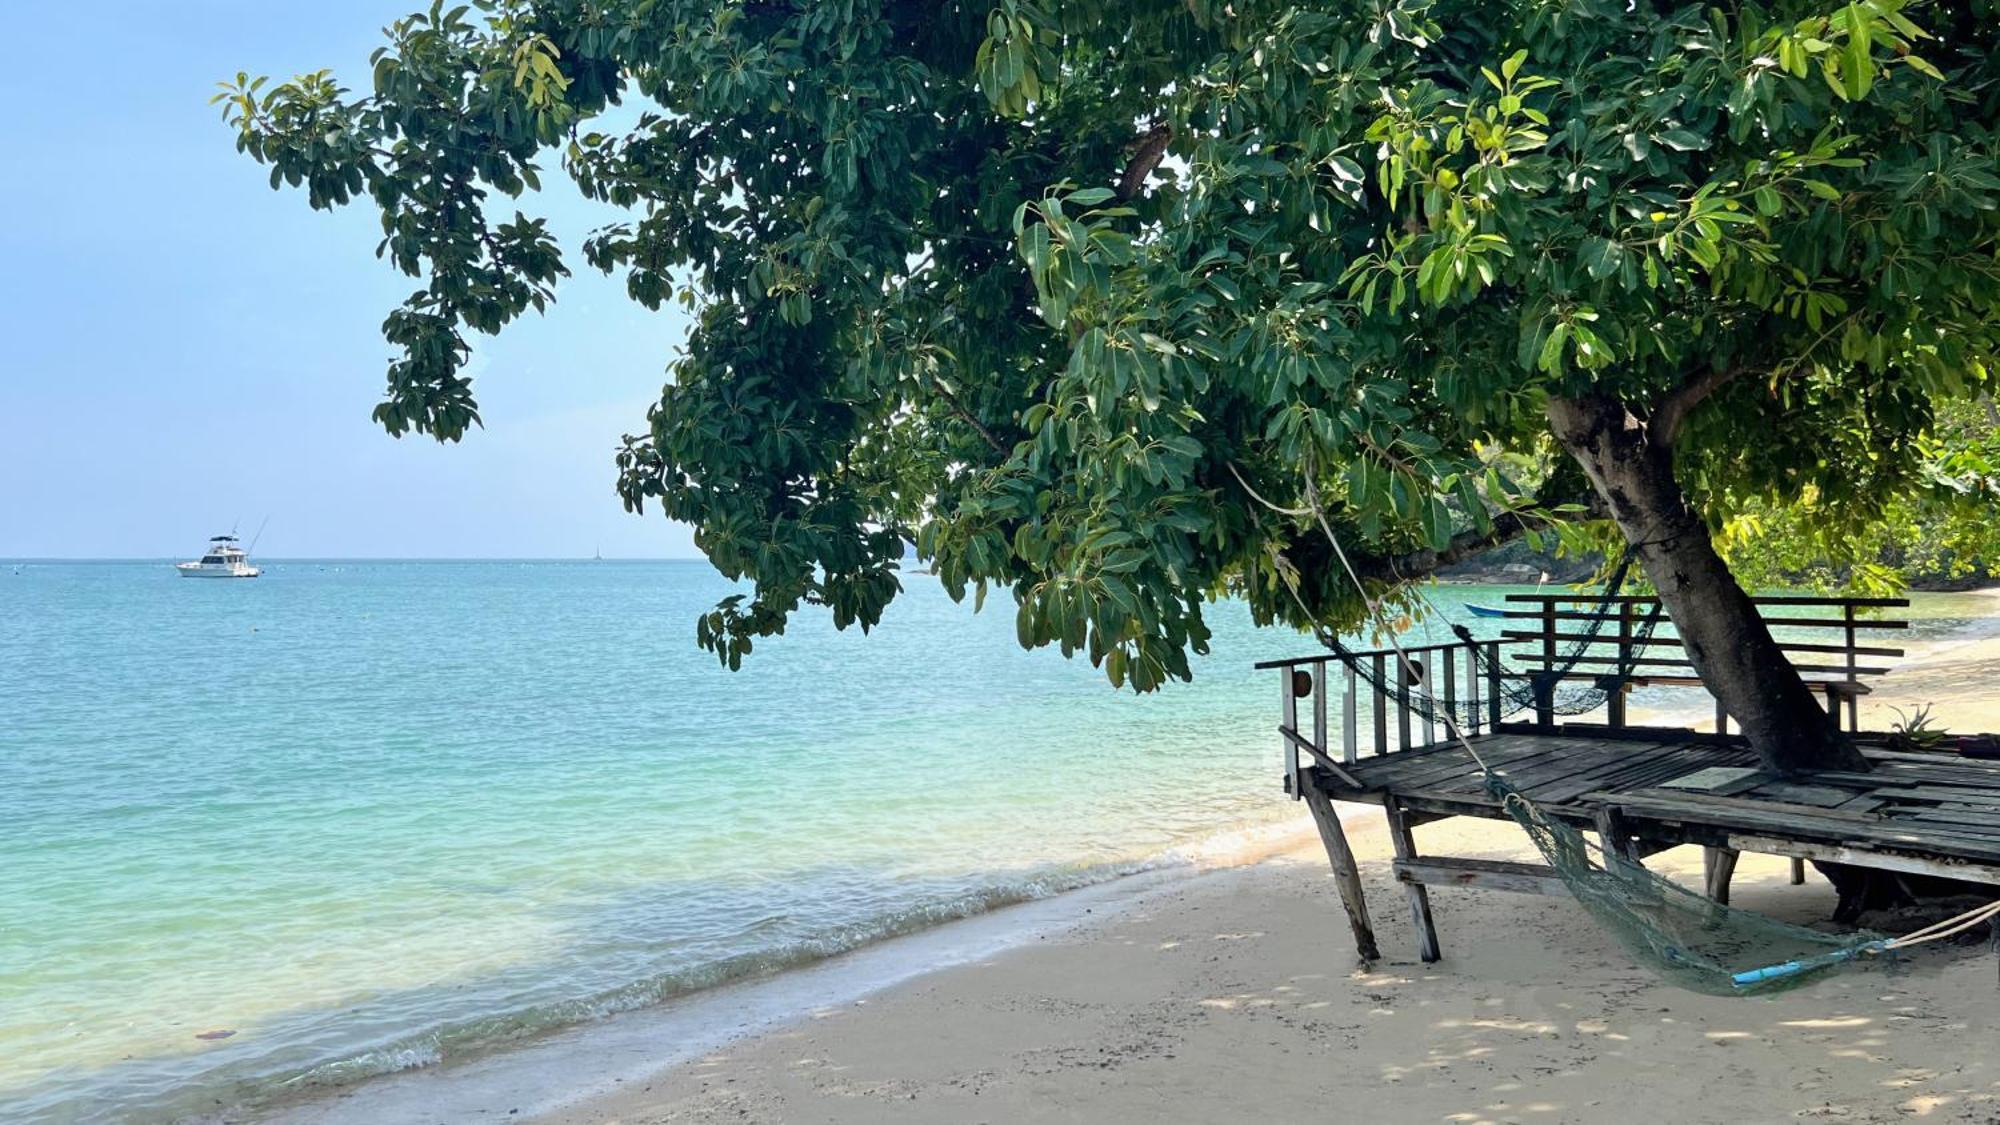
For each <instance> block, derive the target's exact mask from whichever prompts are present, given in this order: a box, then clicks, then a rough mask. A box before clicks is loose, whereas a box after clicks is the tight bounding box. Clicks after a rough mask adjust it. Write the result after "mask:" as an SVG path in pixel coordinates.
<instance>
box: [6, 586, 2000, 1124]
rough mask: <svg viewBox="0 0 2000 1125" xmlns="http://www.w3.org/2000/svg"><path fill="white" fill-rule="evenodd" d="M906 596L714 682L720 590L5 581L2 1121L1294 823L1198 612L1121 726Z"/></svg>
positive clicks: (1089, 672) (312, 1064) (659, 974)
mask: <svg viewBox="0 0 2000 1125" xmlns="http://www.w3.org/2000/svg"><path fill="white" fill-rule="evenodd" d="M907 585H908V586H909V590H908V592H907V593H906V595H905V596H904V597H903V598H901V599H899V600H898V602H897V603H896V605H895V606H894V607H893V608H892V609H891V611H890V613H889V615H888V618H887V620H885V622H884V623H883V625H882V627H881V628H880V629H879V630H877V632H876V634H875V635H874V636H871V637H866V638H864V637H863V636H861V635H860V634H859V633H858V632H851V633H846V634H842V633H837V632H835V631H834V630H833V629H832V628H831V627H830V626H828V625H827V624H826V623H825V622H824V621H823V620H821V619H819V618H817V617H814V616H810V615H808V616H806V617H804V618H802V619H801V620H800V621H799V622H798V623H797V624H796V625H795V626H794V628H793V630H792V632H791V633H790V634H789V635H787V636H785V637H782V638H774V639H772V640H769V641H766V642H762V643H760V645H759V647H758V650H757V652H756V653H755V654H753V656H752V657H751V659H750V660H749V662H748V663H747V664H746V667H745V668H744V670H743V671H742V672H740V673H736V674H730V673H728V672H725V671H723V670H722V669H721V668H720V667H719V666H717V665H716V663H715V662H714V660H713V658H712V657H710V656H709V655H708V654H706V653H703V652H701V651H699V650H697V649H696V648H695V647H694V645H693V643H692V634H693V619H694V616H695V615H696V614H697V613H698V612H700V611H702V610H704V609H706V608H708V607H709V606H711V605H712V604H713V603H714V601H715V600H716V599H717V598H718V597H720V596H722V595H724V594H726V593H728V592H729V588H728V586H727V585H726V584H725V583H724V582H723V581H722V580H721V579H719V578H717V577H716V576H715V575H714V574H713V572H712V571H710V570H709V569H708V568H707V567H706V566H705V565H701V564H694V563H512V562H467V563H461V562H447V563H353V562H342V563H309V562H306V563H283V562H280V563H272V564H268V565H267V567H266V571H265V576H264V577H263V578H261V579H259V580H257V581H255V582H186V581H181V580H179V579H177V578H176V576H175V575H174V573H173V572H172V570H171V569H170V568H169V567H167V566H165V565H163V564H153V563H144V564H140V563H121V564H111V563H105V564H26V565H21V566H19V567H18V568H17V567H16V565H15V564H6V566H5V567H4V568H0V717H4V718H0V873H4V877H0V1118H10V1119H11V1118H14V1117H19V1118H23V1119H26V1120H51V1121H71V1120H79V1121H82V1120H118V1119H130V1118H145V1119H149V1120H150V1119H155V1118H157V1117H159V1116H162V1115H171V1114H173V1113H179V1112H189V1111H195V1110H199V1109H204V1108H213V1107H214V1106H215V1105H217V1104H218V1103H221V1104H236V1103H239V1102H242V1101H245V1100H248V1101H253V1102H254V1101H256V1100H259V1099H261V1098H263V1097H266V1096H269V1095H270V1094H271V1093H273V1092H274V1091H280V1090H291V1089H295V1088H297V1087H298V1086H300V1085H304V1084H317V1083H325V1082H336V1081H342V1080H348V1079H352V1078H357V1077H361V1076H365V1075H367V1074H371V1073H379V1072H382V1071H385V1070H390V1069H396V1068H400V1067H405V1066H413V1065H422V1064H425V1063H429V1062H432V1061H435V1060H437V1059H439V1058H441V1057H445V1056H450V1055H454V1054H457V1053H463V1052H466V1051H469V1050H471V1049H473V1048H475V1047H480V1046H486V1045H490V1044H492V1043H495V1042H500V1041H505V1040H507V1039H509V1038H513V1037H518V1036H522V1035H527V1034H532V1033H534V1032H536V1031H538V1030H542V1029H545V1028H548V1027H551V1026H557V1025H561V1024H565V1023H570V1022H575V1021H577V1020H582V1019H587V1018H590V1017H592V1016H594V1015H597V1014H601V1013H604V1012H608V1011H612V1010H617V1009H620V1008H626V1007H631V1006H635V1005H639V1004H644V1003H648V1002H652V1001H655V1000H657V999H659V998H661V997H664V996H667V995H672V994H674V993H677V992H682V991H686V990H688V989H691V988H696V987H701V986H703V985H707V984H712V983H715V982H718V981H721V980H725V979H729V978H732V977H737V976H742V975H745V974H749V973H754V972H758V971H763V970H768V969H771V968H776V967H782V966H784V965H789V964H795V963H800V962H804V961H809V960H813V959H817V958H820V957H824V956H826V955H828V954H830V953H833V952H838V951H840V950H843V949H847V948H852V947H853V946H855V945H858V944H861V943H864V942H867V941H870V940H873V939H876V938H879V937H882V936H885V935H888V934H892V933H897V932H903V931H907V930H910V929H914V928H918V927H921V926H924V925H928V924H931V923H934V922H936V921H939V920H942V919H945V918H950V917H955V916H960V915H964V914H967V913H972V912H976V911H979V910H983V909H986V908H989V907H991V906H993V905H996V904H998V903H1003V902H1009V901H1016V900H1019V899H1022V898H1027V897H1034V896H1039V895H1042V894H1047V893H1050V892H1052V891H1056V890H1060V889H1064V888H1067V887H1073V886H1078V885H1081V884H1083V883H1086V882H1090V881H1094V880H1098V879H1101V878H1104V877H1106V876H1108V875H1110V874H1114V873H1116V872H1118V871H1123V870H1131V869H1133V868H1135V867H1138V866H1141V865H1144V864H1148V863H1152V862H1157V861H1158V860H1159V859H1160V857H1161V856H1163V855H1166V854H1168V853H1171V852H1172V851H1173V850H1174V849H1177V848H1178V849H1186V848H1189V847H1192V846H1194V845H1196V844H1197V843H1198V842H1199V841H1201V840H1203V839H1205V838H1207V837H1209V836H1211V835H1213V834H1215V833H1217V832H1219V831H1222V830H1225V829H1228V828H1231V827H1234V826H1238V825H1242V824H1244V823H1246V822H1251V823H1255V822H1258V821H1268V820H1272V819H1276V818H1279V817H1289V816H1295V815H1297V809H1296V806H1293V805H1291V804H1289V803H1288V802H1286V801H1284V799H1283V796H1282V794H1281V793H1279V792H1278V790H1277V787H1276V764H1277V760H1278V750H1277V746H1276V740H1275V735H1274V734H1273V732H1272V725H1273V723H1274V721H1275V719H1276V709H1275V703H1276V699H1275V696H1276V694H1277V692H1276V687H1275V679H1274V677H1272V676H1271V675H1270V673H1261V674H1259V673H1254V672H1253V671H1252V670H1251V668H1250V665H1251V663H1253V662H1254V661H1256V660H1260V659H1266V658H1270V657H1274V656H1284V655H1298V654H1301V653H1303V652H1306V651H1309V650H1310V649H1311V648H1312V645H1311V644H1310V642H1308V641H1305V640H1303V639H1302V638H1300V637H1298V636H1296V635H1293V634H1289V633H1286V632H1283V631H1279V630H1257V629H1255V628H1253V627H1252V626H1251V624H1250V621H1249V617H1248V614H1247V612H1246V611H1245V610H1244V609H1243V608H1242V607H1241V606H1237V605H1232V604H1224V605H1221V606H1217V607H1214V612H1213V622H1212V624H1213V626H1214V629H1215V634H1216V635H1215V641H1214V650H1215V651H1214V654H1213V655H1212V656H1210V657H1208V658H1206V659H1204V660H1202V661H1201V662H1200V665H1199V668H1198V679H1197V682H1196V683H1195V684H1193V685H1182V686H1176V687H1173V688H1171V689H1169V690H1167V691H1165V692H1163V693H1160V694H1157V695H1154V696H1150V697H1134V696H1132V695H1130V694H1129V693H1125V694H1121V693H1118V692H1115V691H1113V690H1112V689H1111V688H1110V687H1109V686H1108V685H1107V684H1105V682H1104V681H1103V680H1102V678H1101V676H1100V675H1099V673H1097V672H1096V671H1095V670H1094V669H1092V668H1090V667H1089V666H1088V665H1087V664H1085V663H1082V662H1080V661H1079V662H1066V661H1064V660H1063V659H1061V658H1060V656H1058V655H1056V654H1054V653H1051V652H1038V653H1026V652H1023V651H1021V649H1020V648H1019V646H1018V645H1017V644H1016V642H1015V640H1014V629H1013V621H1012V612H1011V606H1010V605H1002V604H996V605H995V606H994V607H993V611H991V612H988V613H985V614H983V615H976V616H975V615H974V614H973V613H972V612H971V610H970V607H969V606H958V605H954V604H953V603H952V602H951V601H950V600H949V599H948V598H947V597H946V596H944V594H943V593H942V591H941V590H940V589H939V588H938V587H937V585H936V584H935V583H934V582H933V581H932V580H931V579H929V578H926V577H923V576H911V577H910V578H909V579H908V580H907ZM1499 593H1500V592H1499V591H1496V590H1494V589H1492V588H1490V587H1488V588H1464V587H1461V588H1451V587H1446V588H1441V589H1439V590H1436V591H1433V593H1432V595H1431V597H1432V600H1433V601H1434V602H1436V603H1437V604H1438V605H1440V606H1441V607H1442V608H1443V609H1444V610H1445V611H1446V613H1447V615H1448V616H1451V617H1456V616H1458V615H1459V614H1460V612H1461V611H1460V609H1459V607H1460V606H1461V605H1462V604H1463V602H1464V601H1466V600H1474V601H1482V602H1491V601H1493V600H1494V599H1495V598H1497V597H1498V596H1499ZM999 601H1000V602H1003V603H1004V602H1005V601H1006V599H1004V597H1003V598H1001V599H999ZM1954 607H1956V608H1954ZM1922 612H1923V614H1924V615H1925V616H1926V618H1927V620H1926V622H1925V624H1924V625H1923V627H1922V628H1921V629H1920V630H1919V632H1920V633H1934V632H1937V631H1940V630H1943V629H1946V628H1949V627H1951V626H1954V625H1956V624H1959V623H1960V622H1961V621H1962V619H1963V618H1964V617H1965V616H1969V615H1971V614H1972V613H1973V612H1976V602H1975V601H1972V600H1965V599H1961V600H1960V601H1959V602H1955V603H1949V604H1947V603H1944V602H1935V603H1926V605H1925V606H1924V607H1923V610H1922ZM1481 624H1482V625H1483V626H1486V628H1484V629H1482V631H1483V632H1486V633H1489V634H1490V633H1491V632H1492V629H1491V626H1492V625H1493V624H1494V623H1492V622H1483V623H1481ZM224 1031H227V1032H233V1033H234V1034H231V1035H229V1036H227V1037H222V1038H201V1036H202V1035H203V1034H204V1033H213V1032H224Z"/></svg>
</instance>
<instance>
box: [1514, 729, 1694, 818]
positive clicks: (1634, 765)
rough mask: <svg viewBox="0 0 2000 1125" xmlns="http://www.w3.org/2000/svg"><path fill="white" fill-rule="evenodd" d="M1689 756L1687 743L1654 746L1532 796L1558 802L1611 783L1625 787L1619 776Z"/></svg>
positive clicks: (1541, 788) (1539, 788)
mask: <svg viewBox="0 0 2000 1125" xmlns="http://www.w3.org/2000/svg"><path fill="white" fill-rule="evenodd" d="M1687 756H1688V748H1687V747H1686V746H1676V745H1671V744H1669V745H1664V746H1656V747H1652V748H1650V749H1647V750H1642V751H1640V752H1638V753H1636V754H1630V755H1625V756H1622V757H1620V758H1618V759H1616V760H1614V761H1611V762H1608V763H1606V764H1605V765H1603V766H1601V767H1598V768H1596V769H1591V770H1586V771H1584V772H1582V773H1580V774H1577V775H1575V776H1572V777H1566V778H1562V779H1559V780H1556V781H1551V782H1549V783H1547V784H1546V785H1541V786H1537V787H1536V789H1535V791H1534V793H1533V794H1532V796H1533V798H1534V799H1535V800H1538V801H1553V802H1556V803H1558V804H1560V803H1564V802H1568V801H1574V800H1576V799H1577V798H1578V797H1581V796H1583V795H1584V794H1585V793H1589V792H1592V791H1594V790H1600V789H1607V788H1610V787H1612V786H1618V787H1619V788H1624V787H1625V783H1621V782H1620V780H1619V779H1621V778H1624V779H1630V778H1635V777H1639V776H1650V775H1651V774H1652V773H1653V772H1654V771H1653V769H1652V767H1654V766H1659V765H1665V764H1667V763H1679V762H1680V761H1681V760H1683V759H1684V758H1685V757H1687ZM1676 772H1677V771H1676ZM1662 780H1664V778H1663V779H1662Z"/></svg>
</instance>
